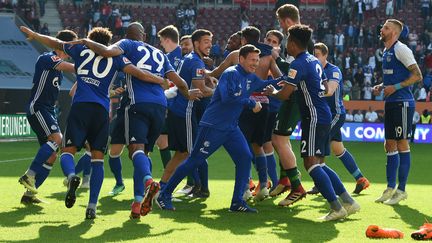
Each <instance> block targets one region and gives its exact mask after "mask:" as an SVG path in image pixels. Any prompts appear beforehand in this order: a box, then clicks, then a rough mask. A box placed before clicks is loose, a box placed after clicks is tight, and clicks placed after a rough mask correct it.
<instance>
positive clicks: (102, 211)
mask: <svg viewBox="0 0 432 243" xmlns="http://www.w3.org/2000/svg"><path fill="white" fill-rule="evenodd" d="M132 201H133V200H132V199H124V200H120V201H119V200H117V199H115V197H112V196H105V197H102V198H99V201H98V215H111V214H116V213H117V211H128V213H129V210H130V205H131V203H132Z"/></svg>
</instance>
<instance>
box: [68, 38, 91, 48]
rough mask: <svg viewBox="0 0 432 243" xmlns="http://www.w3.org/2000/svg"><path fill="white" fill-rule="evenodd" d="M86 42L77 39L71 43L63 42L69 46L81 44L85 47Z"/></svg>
mask: <svg viewBox="0 0 432 243" xmlns="http://www.w3.org/2000/svg"><path fill="white" fill-rule="evenodd" d="M86 41H87V40H86V39H85V38H84V39H78V40H73V41H68V42H65V44H69V45H72V46H73V45H79V44H81V45H85V44H86V43H87V42H86Z"/></svg>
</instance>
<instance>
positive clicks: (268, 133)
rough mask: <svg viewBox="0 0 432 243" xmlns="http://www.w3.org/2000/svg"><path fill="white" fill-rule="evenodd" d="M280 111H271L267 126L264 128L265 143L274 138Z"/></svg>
mask: <svg viewBox="0 0 432 243" xmlns="http://www.w3.org/2000/svg"><path fill="white" fill-rule="evenodd" d="M277 114H278V112H277V111H275V112H269V113H268V117H267V122H266V126H265V128H264V143H267V142H270V141H271V140H272V135H273V130H274V129H275V127H276V117H277Z"/></svg>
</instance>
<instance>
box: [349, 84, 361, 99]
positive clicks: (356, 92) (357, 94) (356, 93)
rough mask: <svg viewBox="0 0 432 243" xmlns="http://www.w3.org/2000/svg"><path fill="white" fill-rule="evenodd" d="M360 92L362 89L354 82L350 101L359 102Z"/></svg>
mask: <svg viewBox="0 0 432 243" xmlns="http://www.w3.org/2000/svg"><path fill="white" fill-rule="evenodd" d="M361 91H362V88H361V86H360V84H359V83H357V82H354V83H353V86H352V89H351V94H352V95H351V99H352V100H361Z"/></svg>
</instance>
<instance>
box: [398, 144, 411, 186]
mask: <svg viewBox="0 0 432 243" xmlns="http://www.w3.org/2000/svg"><path fill="white" fill-rule="evenodd" d="M399 158H400V165H399V174H398V177H399V186H398V189H399V190H401V191H405V186H406V183H407V180H408V174H409V171H410V167H411V153H410V151H409V150H407V151H402V152H399Z"/></svg>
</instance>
